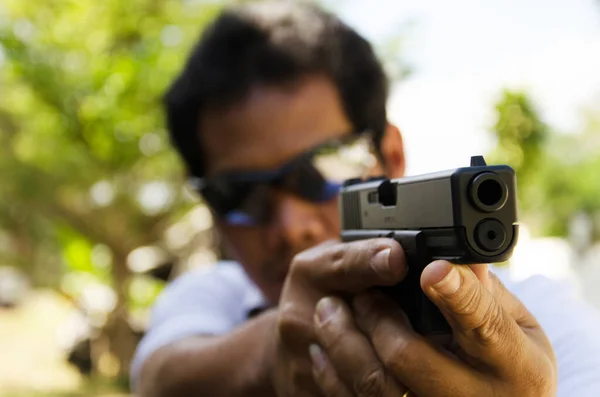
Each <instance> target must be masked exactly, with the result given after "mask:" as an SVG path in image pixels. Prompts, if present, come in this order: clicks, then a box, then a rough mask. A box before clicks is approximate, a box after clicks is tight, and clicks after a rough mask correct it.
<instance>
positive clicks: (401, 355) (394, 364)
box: [381, 338, 416, 373]
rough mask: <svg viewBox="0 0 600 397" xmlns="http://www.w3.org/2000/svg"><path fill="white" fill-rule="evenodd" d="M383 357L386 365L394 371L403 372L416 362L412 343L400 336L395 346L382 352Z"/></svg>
mask: <svg viewBox="0 0 600 397" xmlns="http://www.w3.org/2000/svg"><path fill="white" fill-rule="evenodd" d="M381 358H382V362H383V364H384V366H385V367H386V368H389V369H390V370H391V371H392V372H393V373H402V372H404V371H405V369H406V368H410V367H411V366H412V365H413V363H414V362H416V360H414V359H413V356H412V352H411V348H410V343H409V342H408V341H407V340H405V339H404V338H398V339H397V340H396V341H395V342H394V344H393V346H391V347H390V348H389V349H386V350H385V351H384V352H382V357H381Z"/></svg>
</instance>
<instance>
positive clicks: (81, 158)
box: [0, 0, 222, 366]
mask: <svg viewBox="0 0 600 397" xmlns="http://www.w3.org/2000/svg"><path fill="white" fill-rule="evenodd" d="M221 7H222V4H221V3H220V2H214V1H211V2H205V1H181V0H131V1H119V0H105V1H95V0H46V1H34V0H5V1H4V2H3V3H2V4H0V93H1V94H0V175H2V183H1V184H0V261H1V263H0V264H1V265H10V266H17V267H20V268H22V269H24V270H25V271H27V273H28V274H29V275H30V276H31V278H32V279H33V282H34V284H35V285H38V286H39V285H44V286H51V287H55V288H57V289H61V290H62V292H63V293H66V294H68V295H72V296H73V297H74V298H75V299H76V298H77V296H78V295H79V294H80V293H81V292H82V291H83V290H85V287H86V285H89V284H94V283H102V284H105V285H107V286H110V287H112V288H113V289H114V291H115V293H116V296H117V310H116V313H117V315H118V316H120V317H121V318H122V319H123V318H125V317H126V315H127V312H126V311H123V310H120V309H119V308H123V307H128V308H130V309H140V308H144V307H147V306H148V305H149V304H150V303H151V302H152V301H153V299H154V298H155V297H156V295H157V294H158V292H159V291H160V289H161V288H162V284H161V283H158V282H156V281H152V280H149V279H148V278H146V277H143V276H135V277H133V276H132V275H131V272H130V270H129V268H128V267H127V265H126V259H127V256H128V255H129V253H130V252H131V251H132V250H134V249H136V248H138V247H140V246H145V245H155V244H159V245H161V244H162V245H164V244H163V243H162V241H163V234H164V231H165V229H166V228H167V227H168V226H169V225H171V224H172V223H173V222H175V221H177V220H178V219H179V218H180V217H181V216H182V215H183V214H185V213H186V211H187V210H188V209H190V208H191V207H192V206H193V205H197V204H198V203H197V201H196V200H195V199H194V198H193V197H192V196H191V195H190V194H188V193H186V192H185V190H184V181H183V174H184V172H183V169H182V166H181V162H180V161H179V159H178V158H177V156H176V154H175V153H174V151H173V150H172V149H171V147H170V145H169V142H168V137H167V134H166V132H165V130H164V120H163V112H162V108H161V97H162V94H163V92H164V90H165V88H166V86H167V85H168V84H169V83H170V81H171V80H172V79H173V77H174V75H175V74H176V73H177V71H178V70H179V68H181V67H182V64H183V62H184V61H185V58H186V56H187V54H188V51H189V49H190V47H191V46H192V45H193V43H194V42H195V41H196V40H197V38H198V34H199V33H200V32H201V29H202V27H203V26H204V25H205V24H206V23H207V21H208V20H210V19H212V18H213V16H214V15H215V14H216V12H218V10H219V9H220V8H221ZM126 365H127V363H124V365H123V366H126Z"/></svg>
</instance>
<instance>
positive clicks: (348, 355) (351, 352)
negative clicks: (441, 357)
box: [315, 298, 406, 397]
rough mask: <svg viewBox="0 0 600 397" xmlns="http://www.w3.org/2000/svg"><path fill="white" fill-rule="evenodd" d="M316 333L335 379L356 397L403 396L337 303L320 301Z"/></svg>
mask: <svg viewBox="0 0 600 397" xmlns="http://www.w3.org/2000/svg"><path fill="white" fill-rule="evenodd" d="M315 332H316V334H317V340H318V341H319V343H320V344H321V346H322V347H323V350H324V352H325V354H326V355H327V357H328V359H329V361H330V362H331V364H332V366H333V367H334V368H335V369H336V373H337V375H338V377H339V378H340V379H341V380H342V382H343V383H344V384H346V385H347V386H348V387H349V388H350V389H351V390H353V392H354V394H355V395H356V396H357V397H370V396H389V397H395V396H397V397H401V396H402V395H403V394H404V393H405V392H406V388H404V387H403V386H401V385H400V384H398V383H397V382H396V381H395V380H394V379H393V378H392V377H391V376H390V374H389V373H388V372H387V371H386V370H385V368H384V367H383V364H382V363H381V361H380V360H379V358H378V357H377V355H376V354H375V351H374V350H373V346H371V344H370V343H369V341H368V340H367V338H366V337H365V335H363V334H362V333H361V332H360V331H359V330H358V328H357V327H356V324H355V323H354V319H353V318H352V314H351V312H350V309H348V308H347V307H346V305H345V304H344V303H343V301H341V300H340V299H337V298H323V299H321V300H320V301H319V303H318V304H317V310H316V314H315Z"/></svg>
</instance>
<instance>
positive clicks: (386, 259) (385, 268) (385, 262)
mask: <svg viewBox="0 0 600 397" xmlns="http://www.w3.org/2000/svg"><path fill="white" fill-rule="evenodd" d="M390 252H392V249H391V248H386V249H384V250H381V251H379V252H378V253H377V254H375V256H374V257H373V259H372V261H371V267H372V268H373V270H375V272H377V274H379V275H380V276H382V277H389V276H390Z"/></svg>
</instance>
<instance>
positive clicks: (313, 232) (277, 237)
mask: <svg viewBox="0 0 600 397" xmlns="http://www.w3.org/2000/svg"><path fill="white" fill-rule="evenodd" d="M272 200H273V201H272V205H273V207H272V210H273V216H272V218H271V222H270V225H269V231H268V245H269V247H272V248H273V249H275V248H276V247H277V246H278V245H279V244H281V243H285V245H287V246H288V247H289V248H290V249H292V250H293V251H294V252H298V251H301V250H303V249H306V248H309V247H311V246H313V245H316V244H318V243H320V242H322V241H324V240H325V239H326V236H327V229H328V228H327V225H326V222H327V221H326V217H324V216H323V214H322V211H321V210H320V209H319V207H318V204H314V203H311V202H308V201H305V200H303V199H301V198H299V197H297V196H295V195H294V194H291V193H288V192H285V191H274V192H273V196H272Z"/></svg>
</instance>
